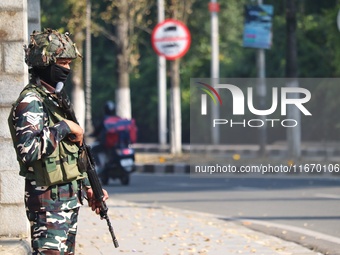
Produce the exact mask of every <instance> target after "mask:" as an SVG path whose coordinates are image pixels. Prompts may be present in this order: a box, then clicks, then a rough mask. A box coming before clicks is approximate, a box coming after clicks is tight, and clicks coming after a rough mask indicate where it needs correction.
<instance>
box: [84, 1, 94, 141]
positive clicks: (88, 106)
mask: <svg viewBox="0 0 340 255" xmlns="http://www.w3.org/2000/svg"><path fill="white" fill-rule="evenodd" d="M85 57H86V62H85V70H86V74H85V86H86V94H85V109H86V115H85V123H86V124H85V126H86V133H87V134H90V133H92V130H93V126H92V113H91V112H92V108H91V100H92V99H91V94H92V90H91V83H92V81H91V78H92V76H91V0H86V56H85Z"/></svg>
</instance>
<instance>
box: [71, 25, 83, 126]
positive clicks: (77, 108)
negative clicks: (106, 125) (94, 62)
mask: <svg viewBox="0 0 340 255" xmlns="http://www.w3.org/2000/svg"><path fill="white" fill-rule="evenodd" d="M74 42H75V43H76V45H77V48H78V50H79V52H80V54H82V52H83V42H84V34H83V32H82V31H78V32H76V34H75V36H74ZM73 63H74V66H73V72H72V84H73V89H72V103H73V107H74V112H75V114H76V116H77V120H78V122H79V124H80V126H81V127H82V128H83V129H84V128H85V93H84V86H83V62H82V61H81V60H80V59H76V60H75V61H73Z"/></svg>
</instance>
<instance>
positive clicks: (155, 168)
mask: <svg viewBox="0 0 340 255" xmlns="http://www.w3.org/2000/svg"><path fill="white" fill-rule="evenodd" d="M136 172H138V173H159V174H190V165H189V164H185V163H177V164H136Z"/></svg>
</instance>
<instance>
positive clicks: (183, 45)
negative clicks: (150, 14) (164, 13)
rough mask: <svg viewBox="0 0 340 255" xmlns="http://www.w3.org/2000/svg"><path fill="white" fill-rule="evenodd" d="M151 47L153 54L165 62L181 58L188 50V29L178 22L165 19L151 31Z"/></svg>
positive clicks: (189, 41) (189, 38) (189, 37)
mask: <svg viewBox="0 0 340 255" xmlns="http://www.w3.org/2000/svg"><path fill="white" fill-rule="evenodd" d="M151 42H152V47H153V49H154V50H155V52H156V53H157V54H158V55H160V56H164V57H165V58H166V59H167V60H175V59H177V58H180V57H183V56H184V55H185V53H187V51H188V50H189V48H190V43H191V36H190V32H189V29H188V28H187V27H186V26H185V25H184V24H183V23H182V22H180V21H178V20H174V19H167V20H164V21H163V22H161V23H158V24H157V26H156V27H155V28H154V29H153V31H152V35H151Z"/></svg>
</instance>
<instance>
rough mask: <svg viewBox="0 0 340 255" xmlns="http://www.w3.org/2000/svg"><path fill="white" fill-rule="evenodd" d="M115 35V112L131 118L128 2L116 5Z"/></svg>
mask: <svg viewBox="0 0 340 255" xmlns="http://www.w3.org/2000/svg"><path fill="white" fill-rule="evenodd" d="M117 7H118V8H117V9H118V24H117V28H116V29H117V30H116V37H117V40H118V42H117V83H118V84H117V89H116V113H117V115H118V116H120V117H123V118H128V119H131V98H130V86H129V84H130V78H129V41H128V38H129V35H128V26H129V17H128V12H129V8H128V2H127V1H121V2H120V3H119V4H118V6H117Z"/></svg>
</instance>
